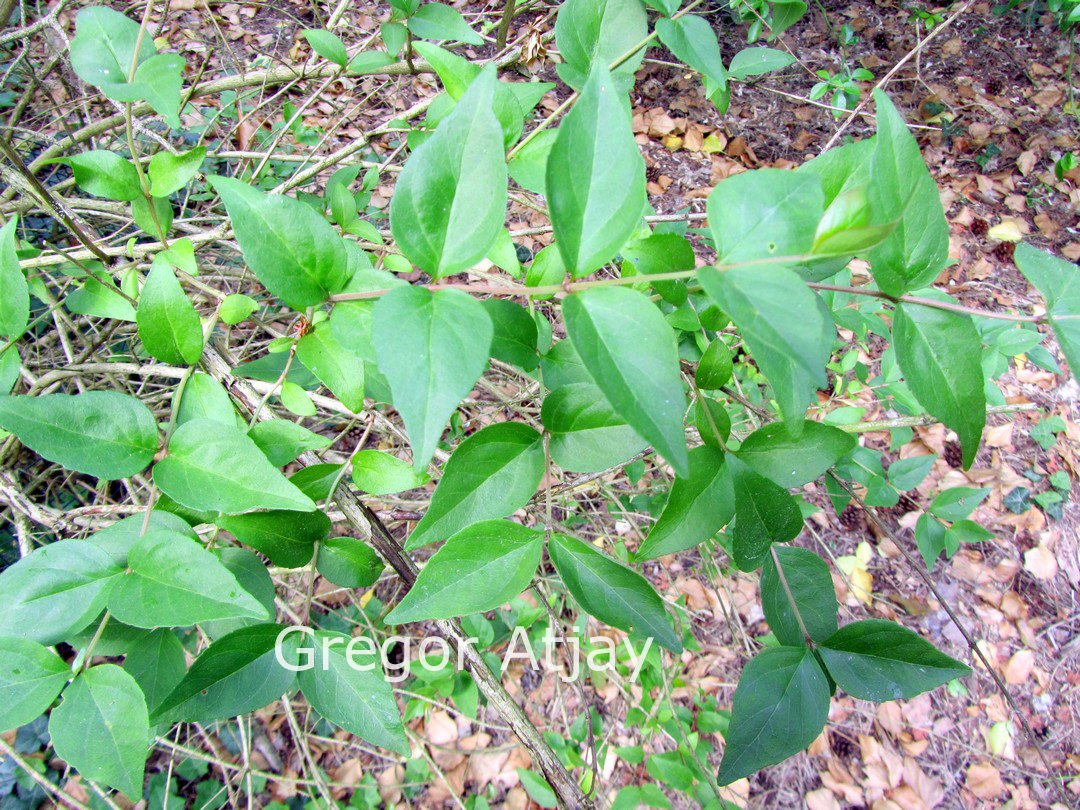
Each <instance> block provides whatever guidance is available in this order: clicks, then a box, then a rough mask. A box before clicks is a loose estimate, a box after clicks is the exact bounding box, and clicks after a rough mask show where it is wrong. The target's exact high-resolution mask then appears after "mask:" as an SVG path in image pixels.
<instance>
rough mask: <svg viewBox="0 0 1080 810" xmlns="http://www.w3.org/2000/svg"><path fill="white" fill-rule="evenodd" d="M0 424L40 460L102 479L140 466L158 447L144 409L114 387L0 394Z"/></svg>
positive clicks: (150, 416) (154, 424)
mask: <svg viewBox="0 0 1080 810" xmlns="http://www.w3.org/2000/svg"><path fill="white" fill-rule="evenodd" d="M0 427H3V428H4V429H5V430H10V431H11V432H12V433H14V434H15V436H16V437H17V438H18V439H19V441H21V442H22V443H23V444H25V445H26V446H27V447H29V448H30V449H31V450H33V451H34V452H35V453H37V454H38V455H40V456H41V457H42V458H46V459H48V460H49V461H55V462H56V463H57V464H60V465H62V466H64V467H66V468H67V469H69V470H75V471H76V472H81V473H86V474H87V475H93V476H96V477H98V478H104V479H116V478H126V477H128V476H129V475H134V474H135V473H137V472H139V471H141V470H143V469H145V468H146V465H147V464H149V463H150V462H151V461H152V460H153V457H154V453H155V452H157V445H158V433H157V422H156V421H155V419H154V415H153V414H152V413H151V412H150V409H149V408H147V407H146V406H145V405H143V404H142V402H140V401H139V400H138V399H136V398H135V397H131V396H127V395H126V394H120V393H117V392H115V391H87V392H86V393H83V394H74V395H68V394H45V395H43V396H34V397H28V396H5V397H0Z"/></svg>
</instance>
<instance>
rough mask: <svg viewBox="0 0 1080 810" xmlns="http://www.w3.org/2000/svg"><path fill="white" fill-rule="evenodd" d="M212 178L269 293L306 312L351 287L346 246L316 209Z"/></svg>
mask: <svg viewBox="0 0 1080 810" xmlns="http://www.w3.org/2000/svg"><path fill="white" fill-rule="evenodd" d="M209 179H210V185H211V186H213V188H214V191H216V192H217V193H218V194H219V195H221V199H222V201H223V202H224V203H225V210H226V211H227V212H228V215H229V219H230V221H231V224H232V227H233V230H234V231H235V232H236V240H237V241H238V242H239V243H240V250H241V251H243V254H244V260H245V261H246V262H247V263H248V264H249V265H250V266H251V269H252V270H254V271H255V275H256V276H257V277H258V279H259V281H260V282H262V284H263V286H264V287H266V289H267V290H269V291H270V292H271V293H273V294H274V295H276V296H277V297H278V298H280V299H281V300H282V301H284V302H285V303H286V304H288V305H289V306H290V307H292V308H293V309H301V310H302V309H304V308H305V307H310V306H315V305H316V304H321V303H322V302H323V301H325V300H326V298H327V296H329V295H331V294H332V293H336V292H339V291H340V290H341V288H342V287H344V286H345V283H346V282H347V281H348V271H347V264H348V259H347V256H346V254H345V246H344V244H343V243H342V240H341V237H340V236H338V235H337V233H336V232H335V231H334V227H333V226H332V225H331V224H330V223H329V222H327V221H326V220H325V219H323V218H322V217H321V216H319V214H318V213H316V212H315V210H314V209H312V208H311V206H309V205H305V204H304V203H302V202H300V201H299V200H296V199H293V198H292V197H283V196H281V195H280V194H264V193H263V192H261V191H258V190H256V189H254V188H252V187H251V186H249V185H248V184H247V183H244V182H241V181H240V180H236V179H234V178H230V177H219V176H216V175H215V176H212V177H210V178H209Z"/></svg>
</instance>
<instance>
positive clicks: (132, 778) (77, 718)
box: [49, 664, 150, 800]
mask: <svg viewBox="0 0 1080 810" xmlns="http://www.w3.org/2000/svg"><path fill="white" fill-rule="evenodd" d="M49 736H50V737H52V744H53V747H54V748H55V749H56V754H57V756H59V757H60V758H61V759H63V760H64V761H65V762H67V763H68V764H69V765H71V766H72V767H73V768H76V769H77V770H78V771H79V773H81V774H82V775H83V776H84V777H86V778H87V779H93V780H94V781H95V782H102V783H103V784H105V785H108V786H109V787H112V788H116V789H117V790H119V791H121V792H122V793H123V794H124V795H126V796H127V797H128V798H129V799H132V800H135V799H139V798H141V797H142V792H143V790H142V788H143V767H144V765H145V764H146V754H147V749H148V746H147V742H148V741H149V739H150V722H149V720H148V719H147V713H146V699H145V698H144V697H143V693H142V690H141V689H140V688H139V685H138V684H137V683H136V682H135V679H134V678H132V677H131V676H130V675H128V674H127V673H126V672H124V670H122V669H121V668H120V667H118V666H116V665H115V664H100V665H98V666H96V667H91V668H90V669H88V670H86V671H85V672H83V673H81V674H79V675H78V676H77V677H76V678H75V680H74V681H72V682H71V686H69V687H68V688H67V689H65V690H64V699H63V700H62V701H61V703H60V705H59V706H57V707H56V708H55V709H53V712H52V714H51V715H50V716H49Z"/></svg>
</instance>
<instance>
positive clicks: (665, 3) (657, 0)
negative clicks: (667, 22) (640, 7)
mask: <svg viewBox="0 0 1080 810" xmlns="http://www.w3.org/2000/svg"><path fill="white" fill-rule="evenodd" d="M679 4H680V0H645V5H647V6H649V7H651V8H654V9H656V10H657V11H659V12H660V13H661V14H666V15H667V16H668V17H670V16H671V15H672V14H674V13H675V12H676V11H678V10H679Z"/></svg>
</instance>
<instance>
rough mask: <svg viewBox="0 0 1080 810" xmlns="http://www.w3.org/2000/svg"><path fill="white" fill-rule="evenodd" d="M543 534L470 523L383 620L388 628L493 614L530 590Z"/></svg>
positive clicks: (507, 524) (503, 523) (513, 526)
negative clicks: (483, 612) (427, 620)
mask: <svg viewBox="0 0 1080 810" xmlns="http://www.w3.org/2000/svg"><path fill="white" fill-rule="evenodd" d="M543 550H544V534H543V532H538V531H536V530H535V529H528V528H526V527H524V526H522V525H520V524H517V523H511V522H510V521H508V520H485V521H482V522H480V523H474V524H473V525H471V526H469V527H468V528H466V529H463V530H462V531H460V532H458V533H457V534H455V535H454V536H453V537H450V538H449V539H448V540H447V541H446V544H445V545H443V547H442V548H440V549H439V550H438V551H436V552H435V554H434V556H433V557H432V558H431V559H430V560H428V562H427V564H426V565H425V566H424V567H423V569H421V571H420V575H419V576H418V577H417V578H416V582H415V583H413V586H412V587H411V588H410V589H409V592H408V593H407V594H405V598H404V599H402V600H401V602H400V603H398V606H397V607H396V608H394V609H393V610H392V611H390V615H389V616H387V617H386V620H385V621H386V623H387V624H405V623H406V622H415V621H419V620H420V619H450V618H453V617H455V616H465V615H467V614H469V613H479V612H481V611H485V610H493V609H495V608H497V607H499V605H502V604H505V603H506V602H509V601H510V600H511V599H513V598H514V597H516V596H518V595H519V594H520V593H521V592H522V591H524V590H525V589H526V588H528V587H529V582H531V581H532V578H533V574H535V573H536V567H537V566H538V565H539V564H540V555H541V554H542V553H543Z"/></svg>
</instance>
